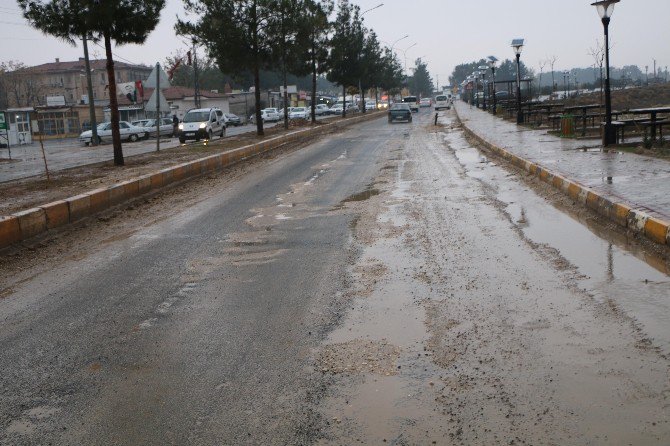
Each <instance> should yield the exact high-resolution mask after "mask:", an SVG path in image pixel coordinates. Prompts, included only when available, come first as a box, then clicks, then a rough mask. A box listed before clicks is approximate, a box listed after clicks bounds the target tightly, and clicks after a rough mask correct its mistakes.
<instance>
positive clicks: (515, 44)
mask: <svg viewBox="0 0 670 446" xmlns="http://www.w3.org/2000/svg"><path fill="white" fill-rule="evenodd" d="M523 43H524V39H514V40H512V48H514V54H516V55H517V56H519V55H521V49H522V48H523Z"/></svg>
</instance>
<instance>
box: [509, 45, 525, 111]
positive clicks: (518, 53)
mask: <svg viewBox="0 0 670 446" xmlns="http://www.w3.org/2000/svg"><path fill="white" fill-rule="evenodd" d="M523 43H524V40H523V39H514V40H512V48H514V54H515V55H516V123H517V124H523V111H522V110H521V50H522V49H523Z"/></svg>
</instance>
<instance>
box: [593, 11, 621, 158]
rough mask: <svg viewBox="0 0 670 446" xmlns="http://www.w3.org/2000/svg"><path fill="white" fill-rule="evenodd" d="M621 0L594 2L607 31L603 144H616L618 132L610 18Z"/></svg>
mask: <svg viewBox="0 0 670 446" xmlns="http://www.w3.org/2000/svg"><path fill="white" fill-rule="evenodd" d="M617 3H619V0H602V1H599V2H595V3H592V5H593V6H595V7H596V8H597V9H598V15H599V16H600V19H601V21H602V22H603V29H604V31H605V128H604V129H603V146H605V147H607V146H608V145H610V144H616V133H615V129H614V127H613V126H612V96H611V92H610V43H609V25H610V18H611V17H612V13H613V12H614V5H616V4H617Z"/></svg>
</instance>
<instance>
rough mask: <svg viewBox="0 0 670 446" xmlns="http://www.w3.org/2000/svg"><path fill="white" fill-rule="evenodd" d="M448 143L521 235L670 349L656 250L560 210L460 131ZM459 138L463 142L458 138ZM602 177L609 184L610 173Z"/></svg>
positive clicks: (669, 320) (667, 289) (663, 275)
mask: <svg viewBox="0 0 670 446" xmlns="http://www.w3.org/2000/svg"><path fill="white" fill-rule="evenodd" d="M452 135H453V136H450V138H448V140H447V141H448V142H451V141H454V142H455V146H457V147H459V146H460V147H463V148H460V149H457V150H455V154H456V156H457V158H458V159H459V162H460V163H461V164H462V165H463V166H464V167H465V168H466V171H467V173H468V175H469V176H471V177H473V178H477V179H479V180H481V181H483V182H484V183H486V184H487V185H489V186H491V189H492V190H494V191H497V192H495V194H496V199H497V200H499V201H500V202H502V203H503V205H504V207H505V211H506V212H507V213H508V214H509V216H510V220H511V221H512V222H513V223H514V224H515V225H517V226H518V227H519V228H520V229H521V230H522V231H523V234H524V236H525V237H527V238H528V239H529V240H530V241H532V242H533V243H536V244H538V245H540V246H549V247H551V248H554V249H556V250H557V251H558V252H559V253H560V255H561V256H562V257H563V258H564V259H565V260H567V262H569V264H571V265H573V266H574V267H576V269H577V272H578V276H577V277H576V278H577V283H578V286H579V287H580V288H582V289H584V290H586V291H587V292H588V293H589V294H591V295H593V296H594V298H595V299H597V300H598V301H600V302H613V303H614V304H615V305H616V307H617V308H618V309H619V310H621V311H622V312H623V313H624V314H626V315H627V316H629V317H631V318H632V319H633V320H635V321H636V322H637V323H638V324H640V326H641V327H642V329H643V331H644V332H645V333H646V334H647V335H648V336H650V337H651V338H652V339H653V341H654V345H657V346H659V347H660V348H661V349H662V350H663V351H665V352H669V351H670V330H668V327H670V265H669V264H668V263H667V261H665V260H663V259H662V258H661V257H660V256H659V255H658V254H656V253H653V252H650V251H648V250H645V249H643V248H642V247H640V246H638V245H636V244H635V243H633V242H632V241H631V240H629V239H627V237H626V236H625V235H623V234H621V233H619V232H616V231H612V230H608V229H607V228H606V227H604V226H603V225H602V224H600V223H599V222H597V221H594V220H593V219H588V218H585V217H584V216H580V215H578V214H577V211H575V213H574V215H572V214H570V213H568V212H570V211H571V210H570V209H568V210H563V211H561V210H558V209H557V208H555V207H554V206H551V205H549V204H548V203H547V201H546V200H545V199H544V198H543V197H540V196H538V195H537V194H536V193H535V192H533V191H529V190H528V188H527V187H526V186H525V185H524V184H523V183H520V182H518V181H517V180H516V179H514V178H515V177H514V176H512V177H511V179H510V178H508V177H507V175H508V173H507V172H505V171H504V170H503V169H501V168H499V167H496V166H494V165H491V164H482V163H480V162H479V158H478V155H477V153H478V151H477V150H475V149H473V148H471V147H469V146H467V144H462V141H465V140H464V138H463V136H462V133H460V132H453V133H452ZM459 140H462V141H459ZM601 181H602V182H608V183H612V182H613V181H614V179H613V178H612V177H603V178H602V180H601Z"/></svg>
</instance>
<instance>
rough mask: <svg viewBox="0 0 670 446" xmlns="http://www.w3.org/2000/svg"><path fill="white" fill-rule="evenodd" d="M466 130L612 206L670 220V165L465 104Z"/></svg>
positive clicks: (459, 107)
mask: <svg viewBox="0 0 670 446" xmlns="http://www.w3.org/2000/svg"><path fill="white" fill-rule="evenodd" d="M454 105H455V108H456V112H457V113H458V116H459V117H460V119H461V122H462V123H463V125H465V126H466V127H467V128H469V129H470V130H471V131H472V132H473V133H476V134H477V135H479V136H480V137H481V138H482V139H484V140H486V141H487V142H489V143H490V144H493V145H495V146H498V147H500V148H502V149H505V150H507V151H508V152H511V153H513V154H515V155H517V156H519V157H521V158H524V159H526V160H528V161H531V162H534V163H536V164H538V165H540V166H542V167H545V168H547V169H548V170H551V171H553V172H555V173H558V174H560V175H562V176H564V177H565V178H568V179H572V180H574V181H577V182H579V183H581V184H582V185H583V186H586V187H588V188H590V189H592V190H594V191H595V192H596V193H598V194H599V195H602V196H603V197H606V198H608V199H610V200H612V201H619V202H625V203H628V204H629V205H630V206H631V207H633V208H635V209H638V210H641V211H644V212H646V213H647V214H649V215H652V216H656V217H659V218H661V219H663V220H665V221H670V162H668V161H665V160H662V159H657V158H652V157H648V156H642V155H635V154H631V153H626V152H609V153H605V152H602V151H601V150H600V147H601V146H600V141H599V140H575V139H563V138H559V137H557V136H553V135H549V134H547V132H546V130H532V129H528V128H525V127H519V126H517V125H516V124H515V123H511V122H508V121H504V120H502V119H501V118H496V117H494V116H493V115H491V114H489V113H487V112H484V111H481V110H479V109H477V108H475V107H472V108H471V107H470V105H468V104H466V103H464V102H460V101H458V102H456V103H455V104H454Z"/></svg>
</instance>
